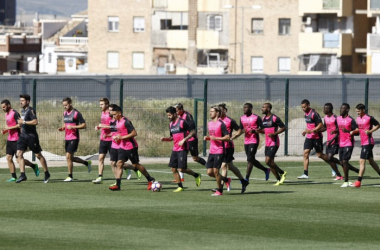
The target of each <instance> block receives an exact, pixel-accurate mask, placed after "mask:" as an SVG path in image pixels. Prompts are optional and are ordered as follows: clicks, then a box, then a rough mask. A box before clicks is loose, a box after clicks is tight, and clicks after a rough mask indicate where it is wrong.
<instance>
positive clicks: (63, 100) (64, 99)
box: [62, 97, 73, 104]
mask: <svg viewBox="0 0 380 250" xmlns="http://www.w3.org/2000/svg"><path fill="white" fill-rule="evenodd" d="M62 102H67V103H68V104H71V103H72V102H73V100H71V98H70V97H65V98H63V99H62Z"/></svg>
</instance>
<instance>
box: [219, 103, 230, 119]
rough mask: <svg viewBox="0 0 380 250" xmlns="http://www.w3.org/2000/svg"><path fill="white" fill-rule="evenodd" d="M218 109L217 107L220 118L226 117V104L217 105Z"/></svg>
mask: <svg viewBox="0 0 380 250" xmlns="http://www.w3.org/2000/svg"><path fill="white" fill-rule="evenodd" d="M218 107H219V109H220V113H221V114H220V115H221V116H222V117H225V116H226V115H227V110H228V109H227V107H226V104H225V103H221V104H219V105H218Z"/></svg>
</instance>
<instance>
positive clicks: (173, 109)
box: [166, 106, 176, 114]
mask: <svg viewBox="0 0 380 250" xmlns="http://www.w3.org/2000/svg"><path fill="white" fill-rule="evenodd" d="M166 113H170V114H175V113H176V110H175V107H173V106H170V107H168V108H167V109H166Z"/></svg>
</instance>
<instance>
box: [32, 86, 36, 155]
mask: <svg viewBox="0 0 380 250" xmlns="http://www.w3.org/2000/svg"><path fill="white" fill-rule="evenodd" d="M33 108H34V110H35V111H36V113H37V80H36V79H33ZM35 160H36V156H35V155H34V153H32V161H35Z"/></svg>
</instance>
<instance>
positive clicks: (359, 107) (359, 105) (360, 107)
mask: <svg viewBox="0 0 380 250" xmlns="http://www.w3.org/2000/svg"><path fill="white" fill-rule="evenodd" d="M356 109H359V110H365V105H364V104H363V103H359V104H358V105H356Z"/></svg>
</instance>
